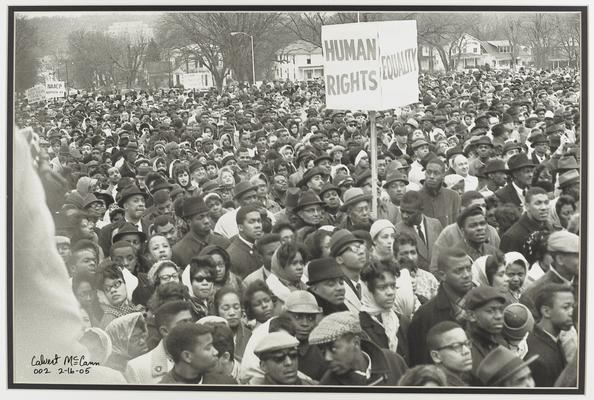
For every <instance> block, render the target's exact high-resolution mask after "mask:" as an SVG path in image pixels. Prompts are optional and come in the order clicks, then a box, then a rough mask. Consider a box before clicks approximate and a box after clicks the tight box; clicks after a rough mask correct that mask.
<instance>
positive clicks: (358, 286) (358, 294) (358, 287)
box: [355, 283, 361, 300]
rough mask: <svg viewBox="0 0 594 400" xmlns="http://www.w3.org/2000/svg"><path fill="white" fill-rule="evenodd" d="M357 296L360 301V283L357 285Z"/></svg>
mask: <svg viewBox="0 0 594 400" xmlns="http://www.w3.org/2000/svg"><path fill="white" fill-rule="evenodd" d="M355 294H356V295H357V298H358V299H359V300H361V284H360V283H357V284H356V285H355Z"/></svg>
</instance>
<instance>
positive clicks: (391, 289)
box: [359, 262, 407, 359]
mask: <svg viewBox="0 0 594 400" xmlns="http://www.w3.org/2000/svg"><path fill="white" fill-rule="evenodd" d="M397 277H398V272H397V270H396V269H395V267H392V268H390V267H389V266H387V265H386V264H383V263H379V262H375V263H372V264H371V265H369V266H367V267H365V268H364V269H363V270H362V271H361V280H362V281H363V282H364V285H362V288H361V311H360V313H359V321H360V323H361V329H363V331H365V333H367V335H368V336H369V338H370V339H371V341H372V342H373V343H375V344H376V345H377V346H378V347H380V348H383V349H388V350H390V351H393V352H394V353H398V354H400V355H401V356H402V357H403V358H405V359H406V358H407V357H406V352H405V351H404V346H402V343H401V342H403V341H404V338H405V335H404V334H403V333H402V332H401V330H400V320H399V318H398V315H397V314H396V312H395V311H394V310H393V307H394V302H395V300H396V290H397V285H396V279H397ZM400 338H402V340H399V339H400Z"/></svg>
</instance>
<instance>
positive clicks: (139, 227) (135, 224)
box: [124, 217, 142, 232]
mask: <svg viewBox="0 0 594 400" xmlns="http://www.w3.org/2000/svg"><path fill="white" fill-rule="evenodd" d="M124 219H126V218H125V217H124ZM126 222H128V223H130V224H132V225H134V226H136V229H138V232H142V222H141V220H138V222H132V221H130V220H128V219H126Z"/></svg>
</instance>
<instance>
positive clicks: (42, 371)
mask: <svg viewBox="0 0 594 400" xmlns="http://www.w3.org/2000/svg"><path fill="white" fill-rule="evenodd" d="M33 373H34V374H35V375H39V374H49V373H50V370H49V369H48V368H35V369H34V370H33Z"/></svg>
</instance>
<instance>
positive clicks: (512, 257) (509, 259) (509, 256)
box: [504, 251, 530, 292]
mask: <svg viewBox="0 0 594 400" xmlns="http://www.w3.org/2000/svg"><path fill="white" fill-rule="evenodd" d="M504 259H505V268H506V269H507V267H508V266H510V265H511V264H513V263H514V262H516V261H522V262H523V263H524V269H525V270H526V277H525V278H524V282H523V283H522V287H521V288H520V292H523V291H524V290H525V289H526V286H527V283H528V279H527V278H528V269H529V268H530V263H529V262H528V260H526V257H524V255H523V254H522V253H519V252H517V251H510V252H509V253H505V257H504Z"/></svg>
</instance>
